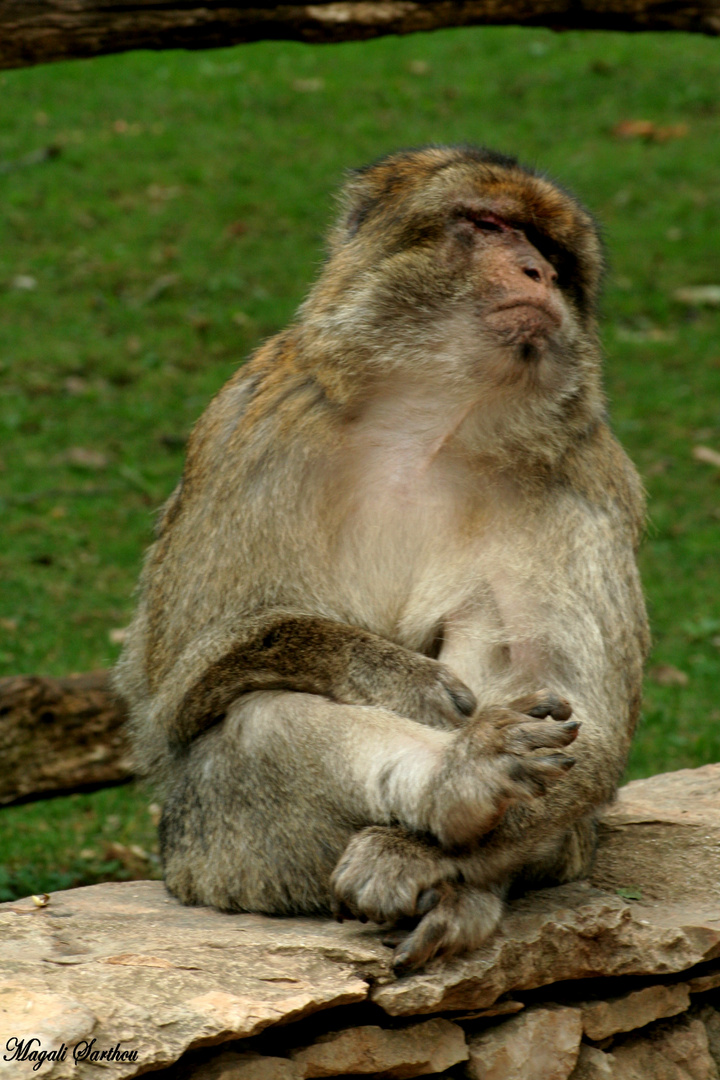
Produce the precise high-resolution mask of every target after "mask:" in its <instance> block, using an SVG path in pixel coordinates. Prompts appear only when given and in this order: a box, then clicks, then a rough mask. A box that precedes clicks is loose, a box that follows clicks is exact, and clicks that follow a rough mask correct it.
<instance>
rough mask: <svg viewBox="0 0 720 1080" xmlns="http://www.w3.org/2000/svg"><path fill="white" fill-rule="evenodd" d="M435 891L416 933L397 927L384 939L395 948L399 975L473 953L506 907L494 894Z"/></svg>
mask: <svg viewBox="0 0 720 1080" xmlns="http://www.w3.org/2000/svg"><path fill="white" fill-rule="evenodd" d="M433 891H434V892H435V893H436V895H437V902H436V904H435V906H434V907H433V908H431V910H430V911H428V912H427V914H426V915H423V917H422V918H421V919H420V921H419V923H418V924H417V926H416V927H415V928H414V929H413V930H411V931H409V932H404V931H403V930H402V929H400V928H398V930H396V931H391V932H390V934H388V935H387V936H386V937H385V939H384V943H385V944H386V945H390V946H395V952H394V953H393V959H392V966H393V970H394V971H395V973H396V974H397V975H403V974H405V973H406V972H409V971H415V970H417V969H418V968H420V967H422V966H423V965H424V964H427V963H428V961H430V960H432V959H433V957H435V956H445V957H448V956H456V955H458V954H459V953H466V952H471V951H472V950H473V949H477V948H478V946H480V945H482V943H483V942H484V941H486V940H487V938H488V937H490V935H491V934H492V933H493V932H494V931H495V930H496V929H497V926H498V923H499V922H500V918H501V915H502V910H503V904H502V900H501V899H500V898H499V896H496V895H495V893H493V892H489V891H486V890H484V889H478V888H475V887H473V886H472V885H452V884H450V883H445V884H444V885H440V886H439V887H438V888H437V889H435V890H433Z"/></svg>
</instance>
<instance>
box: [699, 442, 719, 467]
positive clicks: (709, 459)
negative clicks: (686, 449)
mask: <svg viewBox="0 0 720 1080" xmlns="http://www.w3.org/2000/svg"><path fill="white" fill-rule="evenodd" d="M692 456H693V457H694V458H695V460H696V461H704V462H705V464H706V465H714V466H715V468H716V469H720V453H718V451H717V450H712V449H711V448H710V447H709V446H693V452H692Z"/></svg>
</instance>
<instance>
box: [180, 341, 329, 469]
mask: <svg viewBox="0 0 720 1080" xmlns="http://www.w3.org/2000/svg"><path fill="white" fill-rule="evenodd" d="M301 337H302V335H301V332H300V328H298V327H297V326H294V325H291V326H290V327H288V329H287V330H285V331H283V332H282V333H280V334H277V335H276V336H275V337H273V338H270V339H269V340H268V341H266V342H265V343H264V344H263V345H262V346H261V347H260V348H259V349H258V350H257V351H256V352H255V353H254V354H253V355H252V356H251V357H250V359H249V360H248V361H247V363H246V364H244V365H243V366H242V367H240V368H239V369H238V371H237V372H236V373H235V374H234V375H233V376H232V377H231V378H230V379H229V380H228V382H227V383H226V384H225V385H224V386H223V387H222V389H221V390H220V391H219V392H218V393H217V394H216V395H215V397H214V398H213V399H212V401H211V402H210V404H209V405H208V407H207V408H206V410H205V412H204V413H203V414H202V416H201V417H200V419H199V420H198V422H197V424H196V425H195V427H194V428H193V431H192V433H191V436H190V439H189V441H188V449H187V457H186V476H187V475H188V474H193V473H195V472H197V471H200V472H203V471H204V470H205V469H208V468H209V469H214V468H215V466H216V464H217V463H218V462H219V460H220V456H221V457H222V459H223V461H224V462H225V463H226V464H227V462H228V461H233V460H235V463H236V464H238V463H239V462H240V461H241V460H244V461H245V462H246V463H247V464H248V465H251V463H252V458H253V452H254V453H255V454H265V453H267V452H268V451H269V450H270V449H271V448H272V447H273V446H277V445H278V440H279V441H280V442H282V441H283V439H284V438H288V439H289V440H290V441H291V442H292V441H293V438H294V437H295V436H302V434H303V432H304V431H305V430H306V429H307V428H308V427H313V428H315V427H319V426H321V425H322V422H323V421H326V420H327V417H328V416H332V415H334V414H336V413H338V412H339V405H338V402H337V399H336V395H335V393H334V387H333V386H332V385H330V384H329V383H328V382H327V381H325V380H323V379H322V378H321V377H320V376H319V374H318V373H317V371H315V370H311V369H310V367H309V365H307V364H306V363H305V362H304V361H305V356H304V352H303V348H302V342H301ZM286 445H287V444H286Z"/></svg>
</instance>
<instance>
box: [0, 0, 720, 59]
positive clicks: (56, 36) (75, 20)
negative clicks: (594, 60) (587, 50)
mask: <svg viewBox="0 0 720 1080" xmlns="http://www.w3.org/2000/svg"><path fill="white" fill-rule="evenodd" d="M502 24H515V25H522V26H547V27H551V28H553V29H557V30H561V29H582V30H633V31H635V30H685V31H694V32H697V33H702V34H720V0H581V2H580V3H578V2H577V0H512V2H511V0H457V2H450V0H437V2H436V0H428V2H424V3H409V2H405V0H387V2H386V0H373V2H364V3H332V2H328V0H321V2H320V3H315V4H273V3H262V2H260V3H255V4H252V5H250V4H243V3H232V2H230V0H207V2H206V3H204V4H200V3H198V2H197V0H177V2H176V3H174V4H173V3H168V2H167V0H112V2H110V3H107V2H102V0H0V68H13V67H23V66H27V65H29V64H39V63H45V62H47V61H50V60H65V59H69V58H73V57H87V56H99V55H101V54H103V53H115V52H125V51H127V50H128V49H210V48H216V47H219V46H227V45H236V44H239V43H241V42H249V41H259V40H261V39H267V38H284V39H292V40H295V41H307V42H312V43H315V44H318V43H325V42H336V41H351V40H355V41H359V40H364V39H366V38H372V37H379V36H380V35H383V34H410V33H414V32H417V31H425V30H437V29H439V28H441V27H449V26H474V25H502Z"/></svg>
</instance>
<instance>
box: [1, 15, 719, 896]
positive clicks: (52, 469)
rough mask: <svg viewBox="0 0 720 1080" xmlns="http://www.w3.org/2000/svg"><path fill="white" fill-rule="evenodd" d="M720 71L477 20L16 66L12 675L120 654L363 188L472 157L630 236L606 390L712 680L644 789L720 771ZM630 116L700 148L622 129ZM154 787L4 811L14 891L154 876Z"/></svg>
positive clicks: (689, 636)
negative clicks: (467, 144)
mask: <svg viewBox="0 0 720 1080" xmlns="http://www.w3.org/2000/svg"><path fill="white" fill-rule="evenodd" d="M718 62H719V54H718V45H717V42H715V41H712V40H709V39H703V38H700V37H691V36H680V35H677V36H676V35H670V34H667V35H636V36H631V35H628V36H622V35H611V34H596V33H591V34H579V33H572V34H561V35H553V34H551V33H550V32H547V31H541V30H519V29H479V30H470V31H447V32H442V33H437V34H434V35H427V36H415V37H409V38H400V39H393V38H385V39H382V40H379V41H375V42H370V43H364V44H350V45H342V46H332V47H330V46H326V47H315V48H312V47H309V46H302V45H295V44H287V43H260V44H257V45H252V46H244V47H241V48H237V49H232V50H226V51H217V52H208V53H197V54H193V53H164V54H159V55H153V54H145V53H137V54H132V55H126V56H120V57H108V58H103V59H99V60H94V61H91V62H76V63H66V64H58V65H54V66H48V67H40V68H36V69H30V70H23V71H15V72H8V73H5V74H3V75H0V189H1V191H2V208H3V209H2V213H1V215H0V308H1V310H2V317H1V318H0V434H1V441H0V516H1V519H2V525H3V536H4V543H3V545H2V549H1V550H0V574H1V575H2V581H3V585H2V593H1V594H0V674H15V673H18V672H37V673H43V674H54V675H61V674H65V673H67V672H70V671H82V670H89V669H91V668H93V667H99V666H106V665H108V664H110V663H112V662H113V661H114V659H115V657H116V654H117V646H115V645H113V644H111V642H110V639H109V631H110V630H112V629H114V628H118V627H122V626H124V625H125V624H126V623H127V621H128V619H129V617H130V612H131V610H132V603H133V601H132V590H133V586H134V583H135V580H136V577H137V574H138V570H139V567H140V562H141V558H142V553H143V550H144V548H145V547H146V545H147V543H148V542H149V539H150V534H151V528H152V522H153V515H154V511H155V509H156V508H157V507H158V505H159V504H160V503H161V502H162V500H163V499H164V498H165V496H166V495H167V494H168V493H169V491H170V490H171V488H172V486H173V485H174V483H175V480H176V478H177V476H178V475H179V473H180V470H181V467H182V456H183V450H182V447H183V441H184V439H185V437H186V435H187V432H188V430H189V429H190V427H191V425H192V423H193V422H194V420H195V419H196V418H197V416H198V415H199V414H200V412H201V411H202V409H203V407H204V405H205V404H206V403H207V401H208V400H209V398H210V397H211V395H212V394H213V393H214V392H215V391H216V390H217V389H218V388H219V387H220V386H221V384H222V383H223V381H224V380H225V379H226V378H227V377H228V375H229V374H230V373H231V372H232V371H233V370H234V368H235V367H236V365H237V364H238V363H239V362H240V361H241V360H242V359H243V357H245V356H246V355H247V353H248V351H249V350H250V349H251V348H252V347H253V346H254V345H255V344H256V343H257V342H258V341H259V340H260V339H261V338H262V337H264V336H266V335H268V334H270V333H272V332H273V331H275V330H277V329H278V328H279V327H281V326H282V325H283V324H284V323H285V322H286V321H287V319H288V317H289V316H290V314H291V312H292V311H293V309H294V308H295V306H296V305H297V303H298V301H299V300H300V299H301V298H302V296H303V294H304V292H305V290H306V288H307V286H308V283H309V282H310V281H311V280H312V278H313V276H314V274H315V272H316V268H317V265H318V262H319V260H320V258H321V248H322V235H323V232H324V229H325V227H326V224H327V222H328V220H329V218H330V216H331V214H332V212H333V199H332V193H333V191H334V190H336V188H337V186H338V184H339V182H340V181H341V179H342V175H343V171H344V170H345V169H346V168H348V167H351V166H354V165H360V164H363V163H365V162H367V161H369V160H371V159H372V158H374V157H376V156H378V155H380V154H382V153H385V152H387V151H389V150H392V149H396V148H397V147H400V146H408V145H413V144H415V145H416V144H422V143H426V142H432V141H435V142H453V141H474V142H481V143H485V144H488V145H491V146H494V147H496V148H498V149H501V150H505V151H507V152H511V153H513V152H515V153H517V154H519V155H520V156H521V158H522V159H523V160H525V161H527V162H529V163H531V164H536V165H539V166H540V167H542V168H543V169H546V170H547V171H548V172H549V173H550V174H551V175H553V176H556V177H557V178H559V179H560V180H561V181H562V182H563V183H565V184H567V185H568V186H569V187H570V188H571V189H573V190H575V191H576V192H577V193H578V194H579V196H580V197H581V198H582V199H583V200H584V201H585V203H586V204H587V205H588V206H589V207H590V209H591V210H592V211H593V212H594V213H595V214H597V216H598V217H599V219H600V220H601V222H602V223H603V226H604V230H605V236H606V241H607V246H608V251H609V259H610V265H611V274H610V276H609V278H608V283H607V288H606V292H605V299H604V340H605V345H606V350H607V356H608V363H607V381H608V388H609V392H610V398H611V403H612V411H613V417H614V423H615V427H616V430H617V432H618V434H619V435H620V437H621V439H622V440H623V442H624V443H625V445H626V446H627V448H628V449H629V451H630V453H631V454H632V456H633V457H634V459H635V461H636V462H637V464H638V466H639V468H640V470H641V471H642V473H643V475H644V477H645V480H646V483H647V487H648V491H649V495H650V529H649V535H648V539H647V541H646V543H645V546H644V549H643V553H642V570H643V575H644V579H645V583H646V588H647V594H648V600H649V606H650V614H651V619H652V626H653V634H654V641H655V647H654V654H653V657H652V659H651V663H650V667H651V668H653V667H657V666H658V665H671V666H672V667H674V668H677V669H679V670H680V671H681V672H683V673H684V674H685V675H686V676H687V682H686V684H685V685H670V686H667V685H662V684H660V683H658V682H657V681H653V680H652V679H650V680H649V681H648V684H647V691H646V699H645V710H644V717H643V721H642V725H641V728H640V731H639V733H638V737H637V739H636V742H635V746H634V750H633V753H632V757H631V762H630V767H629V772H628V775H629V776H631V777H635V776H641V775H647V774H650V773H653V772H656V771H661V770H666V769H674V768H679V767H683V766H692V765H699V764H702V763H704V762H707V761H711V760H717V759H718V758H720V723H719V722H718V721H720V709H719V707H718V701H717V687H718V685H720V647H719V644H720V599H719V590H718V581H719V578H720V570H719V568H718V552H719V549H720V544H719V542H718V540H719V535H718V534H719V532H720V470H719V469H717V468H714V467H713V466H711V465H707V464H703V463H701V462H698V461H696V460H695V459H694V458H693V456H692V449H693V446H694V445H695V444H698V443H699V444H702V445H708V446H711V447H713V448H715V449H718V450H720V334H719V333H718V330H719V327H718V322H719V313H718V310H717V309H688V308H686V307H683V306H682V305H680V304H678V303H677V302H676V301H675V300H674V299H673V293H674V291H675V290H676V289H677V288H679V287H682V286H687V285H701V284H718V283H720V265H719V262H720V260H719V259H718V241H717V238H718V234H719V228H720V137H719V136H720V99H719V98H718V95H717V73H718ZM626 120H649V121H652V122H653V123H654V124H655V125H657V127H658V128H660V129H662V128H667V127H676V126H677V125H685V126H686V132H685V134H682V133H678V132H677V131H676V132H675V136H674V137H671V138H667V139H666V140H665V141H657V140H652V139H649V140H648V139H643V138H632V139H620V138H618V137H617V135H615V134H613V129H614V128H615V126H616V125H617V124H618V123H620V122H622V121H626ZM48 146H53V147H56V148H58V149H59V151H60V152H59V154H57V156H54V157H51V158H50V159H49V160H47V161H46V162H44V163H41V164H34V165H31V164H23V160H24V158H26V157H27V155H31V154H33V153H34V152H35V151H38V150H41V149H42V148H44V147H48ZM15 166H17V167H15ZM28 279H31V280H30V281H29V280H28ZM32 283H34V287H33V288H23V287H22V286H23V285H28V284H32ZM78 448H79V449H78ZM83 451H92V452H93V453H94V455H95V456H94V457H92V456H88V454H87V453H85V454H83ZM150 799H151V796H150V795H149V794H148V793H147V792H143V791H142V790H139V789H134V788H127V789H121V790H114V791H107V792H102V793H98V794H95V795H92V796H75V797H73V798H71V799H58V800H53V801H48V802H45V803H40V804H37V805H35V806H31V807H30V806H23V807H16V808H10V809H6V810H5V811H3V813H2V814H1V815H0V850H2V851H3V852H4V856H3V858H4V865H5V870H4V872H3V875H4V876H2V877H0V890H2V895H3V896H4V897H6V896H10V895H13V894H15V893H27V892H28V891H30V890H32V891H39V890H41V889H46V888H58V887H60V885H68V884H74V883H78V882H82V881H89V880H96V879H97V878H98V877H100V876H102V875H103V874H107V873H109V874H113V873H118V874H122V873H126V874H127V873H131V872H134V870H133V864H132V859H130V858H128V859H126V860H125V861H126V863H127V865H126V866H123V865H121V862H122V860H121V861H120V862H118V860H117V859H115V860H114V861H113V859H112V851H110V855H109V856H108V851H107V843H108V842H109V841H110V840H111V839H112V840H116V841H119V842H120V843H123V844H125V845H130V844H138V845H140V846H141V847H143V848H145V849H146V850H147V849H150V848H151V847H152V844H153V842H154V841H153V839H152V837H153V831H152V824H151V821H150V815H149V814H148V803H149V802H150ZM83 851H85V852H86V854H85V856H81V854H80V853H81V852H83ZM87 852H91V853H92V854H87ZM106 856H108V857H109V858H110V861H107V860H106Z"/></svg>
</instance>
